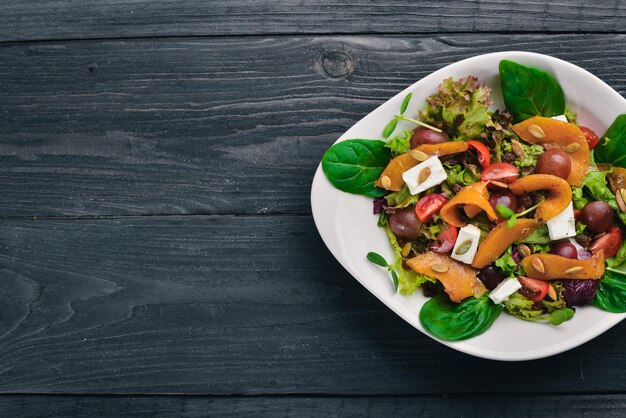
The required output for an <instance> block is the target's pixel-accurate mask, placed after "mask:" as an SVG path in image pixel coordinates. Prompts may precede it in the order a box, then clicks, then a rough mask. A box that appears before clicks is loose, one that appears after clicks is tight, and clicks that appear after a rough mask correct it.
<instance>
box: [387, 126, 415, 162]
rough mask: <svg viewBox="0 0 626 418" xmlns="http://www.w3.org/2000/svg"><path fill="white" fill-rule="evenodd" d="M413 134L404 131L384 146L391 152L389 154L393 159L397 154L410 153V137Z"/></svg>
mask: <svg viewBox="0 0 626 418" xmlns="http://www.w3.org/2000/svg"><path fill="white" fill-rule="evenodd" d="M412 135H413V132H411V131H404V132H403V133H402V135H396V136H394V137H393V138H391V139H390V140H389V141H387V143H386V144H385V147H387V148H389V149H390V150H391V154H392V155H393V156H394V157H395V156H396V155H399V154H404V153H405V152H409V151H411V136H412Z"/></svg>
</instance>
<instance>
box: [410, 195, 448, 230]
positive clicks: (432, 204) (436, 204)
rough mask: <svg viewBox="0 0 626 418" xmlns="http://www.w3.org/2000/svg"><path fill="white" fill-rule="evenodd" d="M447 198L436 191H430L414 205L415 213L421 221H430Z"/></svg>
mask: <svg viewBox="0 0 626 418" xmlns="http://www.w3.org/2000/svg"><path fill="white" fill-rule="evenodd" d="M446 203H448V199H446V198H445V197H443V196H442V195H440V194H437V193H430V194H427V195H426V196H424V197H422V198H421V199H420V200H419V201H418V202H417V204H416V205H415V214H416V215H417V217H418V218H419V219H420V221H422V223H426V222H430V221H431V220H432V219H433V216H435V214H436V213H438V212H439V210H441V208H442V207H443V205H445V204H446Z"/></svg>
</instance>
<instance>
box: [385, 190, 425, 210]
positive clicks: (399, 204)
mask: <svg viewBox="0 0 626 418" xmlns="http://www.w3.org/2000/svg"><path fill="white" fill-rule="evenodd" d="M385 199H387V206H390V207H392V208H404V207H407V206H409V205H414V204H416V203H417V201H418V200H419V199H420V195H419V194H416V195H412V194H411V192H410V191H409V187H408V186H407V185H406V184H405V185H404V186H402V189H400V190H399V191H397V192H393V193H389V194H388V195H387V196H385Z"/></svg>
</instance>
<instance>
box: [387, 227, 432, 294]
mask: <svg viewBox="0 0 626 418" xmlns="http://www.w3.org/2000/svg"><path fill="white" fill-rule="evenodd" d="M384 229H385V233H386V234H387V238H389V243H390V244H391V247H392V248H393V252H394V253H395V254H396V260H395V261H394V262H393V264H392V265H391V267H392V268H393V270H395V271H396V273H397V275H398V289H399V290H400V293H401V294H403V295H410V294H412V293H413V292H415V289H417V288H418V287H419V286H421V285H422V284H423V283H425V282H426V281H431V282H434V281H436V280H435V279H432V278H430V277H428V276H424V275H423V274H419V273H417V272H415V271H413V270H411V269H406V268H404V266H403V265H402V262H403V261H404V258H403V257H402V254H401V253H402V247H400V244H398V240H397V238H396V236H395V235H394V234H393V232H392V231H391V228H389V225H387V224H385V225H384Z"/></svg>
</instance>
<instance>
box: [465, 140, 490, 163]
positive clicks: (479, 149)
mask: <svg viewBox="0 0 626 418" xmlns="http://www.w3.org/2000/svg"><path fill="white" fill-rule="evenodd" d="M467 145H469V146H470V147H472V148H474V149H475V150H476V154H477V156H478V162H479V163H480V165H481V166H482V167H483V168H486V167H488V166H489V163H490V162H491V153H489V148H487V146H486V145H485V144H483V143H482V142H478V141H474V140H471V141H467Z"/></svg>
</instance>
